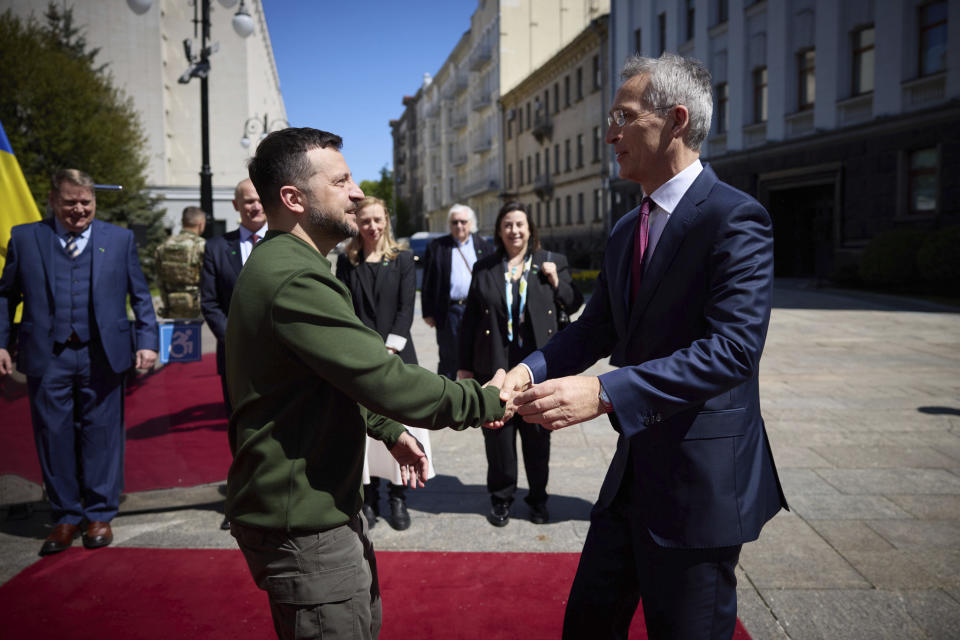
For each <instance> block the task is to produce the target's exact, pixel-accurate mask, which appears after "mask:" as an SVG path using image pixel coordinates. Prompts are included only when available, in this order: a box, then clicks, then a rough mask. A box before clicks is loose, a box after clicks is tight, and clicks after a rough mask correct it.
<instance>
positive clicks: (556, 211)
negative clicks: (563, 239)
mask: <svg viewBox="0 0 960 640" xmlns="http://www.w3.org/2000/svg"><path fill="white" fill-rule="evenodd" d="M555 204H556V208H555V209H554V220H555V221H556V226H558V227H559V226H560V216H561V215H562V214H563V212H562V211H561V209H560V198H557V199H556V201H555Z"/></svg>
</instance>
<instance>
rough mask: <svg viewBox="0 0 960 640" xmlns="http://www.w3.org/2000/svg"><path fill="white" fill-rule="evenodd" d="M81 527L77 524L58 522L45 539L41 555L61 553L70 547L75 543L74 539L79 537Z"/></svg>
mask: <svg viewBox="0 0 960 640" xmlns="http://www.w3.org/2000/svg"><path fill="white" fill-rule="evenodd" d="M79 531H80V527H79V526H77V525H75V524H58V525H57V526H55V527H54V528H53V531H51V532H50V535H48V536H47V539H46V540H44V541H43V546H42V547H40V555H41V556H49V555H50V554H53V553H60V552H61V551H63V550H64V549H69V548H70V545H72V544H73V539H74V538H76V537H77V533H79Z"/></svg>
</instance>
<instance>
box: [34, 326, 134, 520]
mask: <svg viewBox="0 0 960 640" xmlns="http://www.w3.org/2000/svg"><path fill="white" fill-rule="evenodd" d="M122 383H123V376H122V375H120V374H117V373H114V372H113V370H112V369H111V368H110V365H109V363H107V360H106V356H105V355H104V353H103V349H102V348H101V347H100V345H99V343H97V342H96V341H92V342H90V343H89V344H88V345H85V346H78V347H74V346H62V345H56V346H55V347H54V355H53V359H52V360H51V361H50V365H49V366H48V367H47V370H46V371H45V372H44V374H43V375H42V376H39V377H38V376H28V377H27V390H28V392H29V395H30V413H31V416H32V418H33V433H34V438H35V440H36V446H37V455H38V456H39V458H40V468H41V470H42V472H43V483H44V486H45V487H46V490H47V497H48V498H49V500H50V507H51V511H52V513H51V515H52V517H53V520H54V522H55V523H57V524H62V523H68V524H79V523H80V522H82V521H83V520H84V519H87V520H90V521H100V522H109V521H110V520H112V519H113V518H114V516H116V515H117V510H118V508H119V504H120V492H121V490H122V489H123V453H124V422H123V384H122Z"/></svg>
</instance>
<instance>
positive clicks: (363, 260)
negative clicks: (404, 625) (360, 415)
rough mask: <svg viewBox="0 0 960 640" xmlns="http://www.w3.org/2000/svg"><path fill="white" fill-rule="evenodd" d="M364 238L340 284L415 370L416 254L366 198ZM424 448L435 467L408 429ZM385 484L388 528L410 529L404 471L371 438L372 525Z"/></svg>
mask: <svg viewBox="0 0 960 640" xmlns="http://www.w3.org/2000/svg"><path fill="white" fill-rule="evenodd" d="M357 227H358V228H359V230H360V233H359V235H358V236H357V237H355V238H352V239H351V240H350V241H349V242H348V243H347V246H346V252H345V253H343V254H341V255H340V257H339V258H338V259H337V278H339V279H340V280H342V281H343V282H344V283H345V284H346V285H347V287H348V288H349V289H350V295H351V296H353V308H354V310H355V311H356V312H357V317H358V318H360V321H361V322H363V324H365V325H367V326H368V327H370V328H371V329H373V330H374V331H376V332H377V333H379V334H380V337H382V338H383V340H384V343H385V346H386V348H387V350H388V351H390V352H391V353H396V354H397V355H399V356H400V359H401V360H403V361H404V362H405V363H407V364H417V353H416V351H414V348H413V341H412V340H411V339H410V325H411V324H412V323H413V305H414V297H415V296H416V291H417V280H416V271H415V267H414V263H413V254H412V253H411V252H409V251H403V250H401V249H400V246H399V245H398V244H397V242H396V240H394V239H393V234H392V233H391V231H390V216H389V215H388V214H387V207H386V203H385V202H384V201H383V200H380V199H379V198H374V197H371V196H368V197H366V198H364V199H363V200H362V201H361V202H360V204H359V205H358V206H357ZM407 430H408V431H410V433H411V434H413V436H414V437H415V438H417V440H419V441H420V443H421V445H422V446H423V450H424V453H426V454H427V458H428V460H430V461H431V465H430V476H433V475H435V474H434V471H433V464H432V460H433V456H432V455H431V451H430V432H429V431H427V430H426V429H417V428H414V427H407ZM381 478H386V479H387V484H388V487H389V488H388V491H389V503H390V518H389V522H390V526H392V527H393V528H394V529H398V530H401V531H402V530H403V529H406V528H408V527H409V526H410V514H409V512H408V511H407V505H406V492H405V487H404V484H403V481H402V479H401V477H400V465H398V464H397V462H396V460H394V459H393V456H391V455H390V453H389V452H388V451H387V448H386V447H385V446H384V445H383V443H382V442H379V441H378V440H374V439H373V438H367V457H366V460H365V464H364V469H363V479H364V487H363V500H364V503H363V515H364V516H365V517H366V519H367V521H368V523H369V525H370V526H371V527H373V525H374V524H376V521H377V516H379V515H380V479H381Z"/></svg>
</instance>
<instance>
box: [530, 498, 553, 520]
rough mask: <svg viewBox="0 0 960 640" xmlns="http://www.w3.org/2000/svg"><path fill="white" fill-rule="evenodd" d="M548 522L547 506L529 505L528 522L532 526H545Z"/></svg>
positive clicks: (541, 504)
mask: <svg viewBox="0 0 960 640" xmlns="http://www.w3.org/2000/svg"><path fill="white" fill-rule="evenodd" d="M549 521H550V512H549V511H547V505H545V504H543V503H542V502H541V503H540V504H532V505H530V522H532V523H533V524H546V523H547V522H549Z"/></svg>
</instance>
